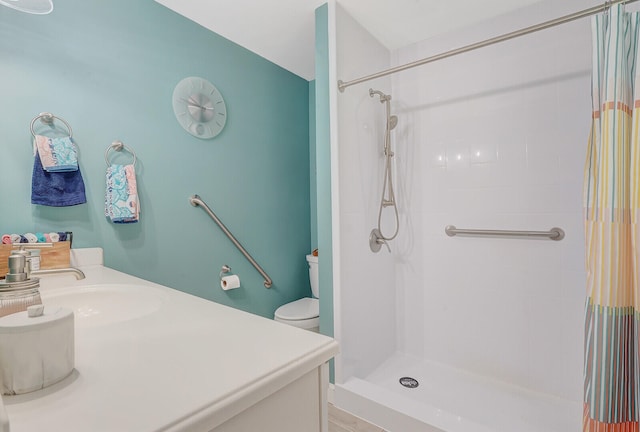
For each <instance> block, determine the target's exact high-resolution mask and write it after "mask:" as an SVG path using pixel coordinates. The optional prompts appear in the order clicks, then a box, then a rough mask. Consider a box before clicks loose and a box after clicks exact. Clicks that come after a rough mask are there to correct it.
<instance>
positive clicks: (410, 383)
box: [400, 377, 420, 388]
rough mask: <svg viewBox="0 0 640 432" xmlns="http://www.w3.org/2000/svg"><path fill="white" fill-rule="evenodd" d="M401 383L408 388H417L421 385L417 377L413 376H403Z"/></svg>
mask: <svg viewBox="0 0 640 432" xmlns="http://www.w3.org/2000/svg"><path fill="white" fill-rule="evenodd" d="M400 384H402V385H403V386H405V387H407V388H416V387H418V386H419V385H420V383H419V382H418V380H417V379H415V378H411V377H402V378H400Z"/></svg>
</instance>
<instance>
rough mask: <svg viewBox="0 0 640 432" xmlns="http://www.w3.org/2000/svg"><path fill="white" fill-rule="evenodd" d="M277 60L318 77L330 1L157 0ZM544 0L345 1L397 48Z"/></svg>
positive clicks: (388, 44) (374, 31)
mask: <svg viewBox="0 0 640 432" xmlns="http://www.w3.org/2000/svg"><path fill="white" fill-rule="evenodd" d="M156 1H157V2H158V3H160V4H162V5H164V6H166V7H168V8H169V9H172V10H174V11H175V12H177V13H179V14H181V15H184V16H185V17H187V18H189V19H191V20H193V21H195V22H197V23H198V24H200V25H202V26H204V27H206V28H208V29H210V30H212V31H214V32H215V33H218V34H219V35H221V36H224V37H225V38H227V39H229V40H231V41H233V42H235V43H237V44H238V45H241V46H243V47H245V48H247V49H248V50H250V51H252V52H254V53H256V54H258V55H260V56H262V57H264V58H266V59H268V60H270V61H272V62H273V63H276V64H277V65H279V66H281V67H283V68H284V69H287V70H288V71H290V72H293V73H294V74H296V75H299V76H301V77H302V78H305V79H307V80H312V79H313V78H314V76H315V70H314V68H315V66H314V56H315V48H314V47H315V45H314V44H315V42H314V34H315V33H314V32H315V30H314V28H315V18H314V11H315V9H316V8H317V7H318V6H320V5H321V4H324V3H326V1H327V0H270V1H266V0H156ZM539 1H541V0H449V1H446V0H339V1H338V2H339V3H340V5H342V6H343V7H344V8H345V9H346V10H347V11H348V12H349V13H350V14H351V15H352V16H353V17H354V18H355V19H356V20H357V21H358V22H360V23H361V24H362V25H363V26H364V27H365V28H367V29H368V30H369V32H371V34H373V35H374V36H375V37H376V38H377V39H378V40H379V41H380V42H382V43H383V44H384V45H385V46H386V47H387V48H389V49H395V48H399V47H402V46H406V45H409V44H412V43H415V42H418V41H422V40H425V39H428V38H430V37H432V36H434V35H437V34H441V33H445V32H448V31H451V30H455V29H458V28H462V27H466V26H468V25H470V24H474V23H478V22H480V21H483V20H486V19H488V18H491V17H494V16H497V15H501V14H503V13H507V12H509V11H512V10H515V9H519V8H521V7H524V6H527V5H529V4H532V3H537V2H539Z"/></svg>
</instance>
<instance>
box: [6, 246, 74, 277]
mask: <svg viewBox="0 0 640 432" xmlns="http://www.w3.org/2000/svg"><path fill="white" fill-rule="evenodd" d="M65 273H71V274H73V275H74V276H75V277H76V279H84V278H85V275H84V272H83V271H82V270H80V269H77V268H75V267H67V268H57V269H43V270H31V254H30V253H29V251H27V250H24V249H20V250H14V251H13V252H12V253H11V255H9V273H7V276H6V283H11V282H25V281H28V280H31V278H32V276H47V275H58V274H65Z"/></svg>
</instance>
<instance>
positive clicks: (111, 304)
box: [40, 284, 165, 327]
mask: <svg viewBox="0 0 640 432" xmlns="http://www.w3.org/2000/svg"><path fill="white" fill-rule="evenodd" d="M40 294H41V297H42V303H43V304H44V305H45V308H46V307H54V306H61V307H66V308H69V309H72V310H73V312H74V314H75V320H76V325H77V326H81V327H93V326H101V325H106V324H113V323H118V322H123V321H129V320H132V319H137V318H141V317H143V316H146V315H149V314H151V313H153V312H155V311H157V310H158V309H160V307H161V306H162V304H163V303H164V301H165V296H163V293H162V291H161V290H159V289H157V288H154V287H150V286H145V285H125V284H121V285H120V284H101V285H87V286H81V287H73V288H68V289H67V288H63V289H59V290H55V291H54V292H46V291H42V292H41V293H40Z"/></svg>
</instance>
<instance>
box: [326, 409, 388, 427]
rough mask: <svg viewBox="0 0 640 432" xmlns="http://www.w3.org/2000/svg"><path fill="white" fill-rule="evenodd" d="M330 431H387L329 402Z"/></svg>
mask: <svg viewBox="0 0 640 432" xmlns="http://www.w3.org/2000/svg"><path fill="white" fill-rule="evenodd" d="M329 432H385V431H384V429H382V428H379V427H378V426H374V425H372V424H370V423H367V422H366V421H364V420H362V419H361V418H358V417H356V416H354V415H351V414H349V413H348V412H346V411H342V410H341V409H340V408H336V407H335V406H333V405H331V404H329Z"/></svg>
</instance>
